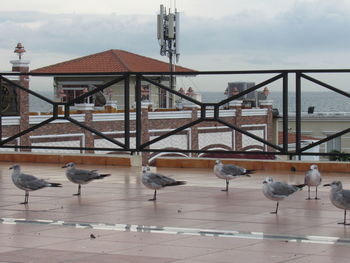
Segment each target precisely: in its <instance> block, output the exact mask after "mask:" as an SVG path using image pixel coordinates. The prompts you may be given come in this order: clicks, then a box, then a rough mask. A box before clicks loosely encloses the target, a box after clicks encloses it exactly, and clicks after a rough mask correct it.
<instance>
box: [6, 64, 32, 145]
mask: <svg viewBox="0 0 350 263" xmlns="http://www.w3.org/2000/svg"><path fill="white" fill-rule="evenodd" d="M10 63H11V64H12V71H13V72H20V73H28V72H29V63H30V62H29V61H26V60H21V59H19V60H12V61H10ZM19 85H20V86H22V87H23V88H26V89H29V77H28V76H19ZM16 92H17V101H18V105H17V106H18V108H19V113H20V117H21V120H20V124H19V128H18V131H19V132H20V131H23V130H26V129H28V128H29V94H28V92H25V91H24V90H21V89H16ZM20 145H22V146H31V143H30V138H29V134H25V135H22V136H21V137H20ZM20 151H23V152H29V151H31V149H21V150H20Z"/></svg>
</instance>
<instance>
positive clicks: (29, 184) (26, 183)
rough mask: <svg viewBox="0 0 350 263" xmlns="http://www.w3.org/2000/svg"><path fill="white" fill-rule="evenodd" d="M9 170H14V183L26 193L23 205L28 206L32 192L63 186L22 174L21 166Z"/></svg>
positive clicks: (16, 165)
mask: <svg viewBox="0 0 350 263" xmlns="http://www.w3.org/2000/svg"><path fill="white" fill-rule="evenodd" d="M9 169H12V170H13V171H12V174H11V178H12V182H13V183H14V184H15V186H17V187H18V188H19V189H21V190H24V191H25V194H24V202H23V203H21V204H28V199H29V192H30V191H35V190H39V189H42V188H45V187H61V184H59V183H49V182H47V181H45V180H43V179H39V178H37V177H35V176H33V175H30V174H25V173H22V172H21V166H20V165H19V164H14V165H12V166H11V167H10V168H9Z"/></svg>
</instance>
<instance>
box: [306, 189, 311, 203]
mask: <svg viewBox="0 0 350 263" xmlns="http://www.w3.org/2000/svg"><path fill="white" fill-rule="evenodd" d="M306 200H311V198H310V186H308V187H307V198H306Z"/></svg>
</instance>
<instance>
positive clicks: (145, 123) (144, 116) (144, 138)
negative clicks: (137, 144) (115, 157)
mask: <svg viewBox="0 0 350 263" xmlns="http://www.w3.org/2000/svg"><path fill="white" fill-rule="evenodd" d="M141 122H142V129H141V143H145V142H148V141H149V140H150V133H149V128H150V125H149V119H148V106H144V105H142V108H141ZM147 148H149V147H147ZM149 157H150V153H149V152H143V153H142V165H143V166H145V165H148V160H149Z"/></svg>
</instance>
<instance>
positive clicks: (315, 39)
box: [0, 0, 350, 70]
mask: <svg viewBox="0 0 350 263" xmlns="http://www.w3.org/2000/svg"><path fill="white" fill-rule="evenodd" d="M191 3H192V2H191ZM269 3H270V4H271V3H277V2H275V1H269ZM288 3H289V5H288V9H286V10H284V9H280V10H282V11H281V12H279V13H273V14H272V13H271V12H269V11H266V10H263V9H262V10H259V9H258V8H257V7H255V9H253V8H250V9H249V8H248V7H245V8H243V7H241V8H240V9H239V11H236V12H234V13H232V14H229V12H227V10H225V12H224V13H225V14H226V15H225V16H217V17H214V16H209V17H205V16H192V15H191V16H190V15H189V14H188V12H183V13H182V14H181V26H180V39H179V41H180V52H181V59H180V62H181V64H183V65H185V66H189V67H192V68H195V69H201V70H207V69H212V70H213V69H218V70H219V69H220V70H223V69H232V68H237V67H243V66H244V67H245V68H264V67H265V68H271V67H276V68H277V67H284V68H285V67H292V68H295V67H299V66H305V65H312V64H313V65H315V66H323V65H326V67H337V65H343V62H344V60H348V59H349V55H348V47H349V44H350V32H349V31H350V15H349V13H350V7H349V4H347V2H346V1H340V0H339V1H337V4H336V5H335V4H334V3H332V2H329V1H324V0H316V1H305V0H304V1H288ZM291 3H294V4H291ZM198 4H199V2H198V1H197V5H198ZM204 7H205V8H208V6H204ZM223 8H224V7H223ZM0 30H1V32H2V34H1V35H0V41H1V43H2V50H1V52H0V56H1V57H0V58H2V60H4V59H5V57H6V59H7V56H4V55H1V54H4V52H5V50H6V48H8V52H9V53H11V54H12V55H13V53H12V52H13V48H14V46H15V45H16V44H17V42H23V44H24V46H25V48H26V49H27V51H28V52H27V54H25V56H28V57H31V60H32V65H34V66H35V67H39V66H45V65H47V63H49V64H53V63H57V62H60V61H62V60H65V59H66V58H67V57H68V58H75V57H79V56H83V55H88V54H93V53H96V52H101V51H104V50H108V49H124V50H128V51H130V52H135V53H139V54H143V55H146V56H150V57H154V58H157V59H161V60H165V61H166V60H167V58H166V57H161V56H160V55H159V46H158V43H157V39H156V17H155V14H152V15H137V16H136V15H118V14H115V13H110V14H74V13H70V14H49V13H43V12H24V11H23V12H14V11H13V12H0ZM34 54H35V57H34ZM49 55H50V57H51V58H52V59H51V60H50V57H47V56H49ZM44 57H45V58H44ZM60 57H61V58H62V60H59V61H57V59H58V58H60ZM334 57H336V58H342V59H343V61H337V60H336V59H334ZM209 59H210V60H209ZM306 59H310V60H311V61H306ZM45 63H46V64H45ZM330 63H333V64H330ZM315 66H314V67H315ZM311 67H312V66H311Z"/></svg>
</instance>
